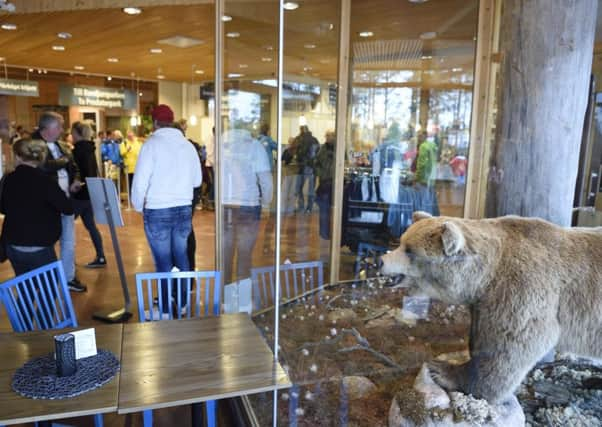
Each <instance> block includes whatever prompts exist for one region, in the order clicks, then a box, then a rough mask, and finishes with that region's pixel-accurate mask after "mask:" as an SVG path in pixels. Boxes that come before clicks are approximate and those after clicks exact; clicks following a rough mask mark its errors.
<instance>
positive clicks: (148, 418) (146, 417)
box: [142, 409, 153, 427]
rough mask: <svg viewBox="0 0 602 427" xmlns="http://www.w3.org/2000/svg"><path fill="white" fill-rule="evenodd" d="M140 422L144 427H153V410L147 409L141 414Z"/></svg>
mask: <svg viewBox="0 0 602 427" xmlns="http://www.w3.org/2000/svg"><path fill="white" fill-rule="evenodd" d="M142 420H143V426H144V427H153V410H152V409H147V410H146V411H143V412H142Z"/></svg>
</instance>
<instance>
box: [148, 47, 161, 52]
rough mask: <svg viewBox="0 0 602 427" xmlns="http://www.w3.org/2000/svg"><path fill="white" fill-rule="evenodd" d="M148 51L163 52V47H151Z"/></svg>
mask: <svg viewBox="0 0 602 427" xmlns="http://www.w3.org/2000/svg"><path fill="white" fill-rule="evenodd" d="M149 52H150V53H163V49H161V48H160V47H153V48H151V49H149Z"/></svg>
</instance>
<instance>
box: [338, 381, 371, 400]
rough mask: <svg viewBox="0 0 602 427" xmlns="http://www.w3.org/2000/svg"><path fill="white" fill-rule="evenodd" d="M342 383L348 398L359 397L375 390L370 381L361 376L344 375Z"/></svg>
mask: <svg viewBox="0 0 602 427" xmlns="http://www.w3.org/2000/svg"><path fill="white" fill-rule="evenodd" d="M343 385H344V387H345V390H346V391H347V396H348V398H349V399H350V400H354V399H361V398H363V397H365V396H367V395H368V394H370V393H372V392H374V391H375V390H376V385H375V384H374V383H373V382H372V381H370V380H369V379H368V378H366V377H361V376H349V377H344V378H343Z"/></svg>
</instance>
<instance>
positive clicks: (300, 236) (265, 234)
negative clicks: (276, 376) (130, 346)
mask: <svg viewBox="0 0 602 427" xmlns="http://www.w3.org/2000/svg"><path fill="white" fill-rule="evenodd" d="M462 193H463V191H462ZM439 196H440V197H442V201H443V200H445V202H447V203H449V204H447V203H445V202H444V203H442V204H441V205H440V208H441V214H442V215H452V216H459V215H461V206H460V205H458V204H457V203H458V200H457V199H458V197H455V199H456V200H454V201H453V202H452V201H451V196H449V195H445V194H440V195H439ZM446 197H447V198H446ZM462 198H463V197H462ZM460 201H461V198H460ZM452 203H453V204H452ZM262 215H263V216H262V219H261V222H260V225H259V227H260V230H259V237H258V239H257V243H256V244H255V248H254V253H253V266H269V265H274V263H275V260H274V219H273V218H269V216H268V215H266V214H262ZM123 217H124V222H125V227H123V228H119V229H118V231H117V234H118V239H119V244H120V248H121V253H122V258H123V262H124V268H125V273H126V276H127V281H128V288H129V291H130V295H131V298H132V311H133V312H134V317H133V318H132V319H131V320H130V321H131V322H136V321H138V319H137V314H136V307H137V305H136V304H137V301H136V290H135V280H134V275H135V274H136V273H140V272H151V271H154V265H153V261H152V257H151V253H150V249H149V246H148V242H147V240H146V236H145V234H144V229H143V223H142V216H141V215H140V214H139V213H137V212H135V211H133V210H127V209H123ZM318 218H319V215H318V209H317V208H316V209H315V210H314V212H312V213H311V214H293V215H288V216H284V217H283V219H282V230H283V231H282V241H281V250H282V255H281V261H283V262H284V260H286V259H289V260H290V261H291V262H302V261H311V260H317V259H320V238H319V235H318ZM193 226H194V230H195V235H196V240H197V251H196V269H197V270H212V269H214V259H215V249H214V241H215V215H214V212H213V211H208V210H197V211H195V215H194V217H193ZM98 228H99V230H100V232H101V234H102V237H103V243H104V250H105V254H106V257H107V263H108V264H107V266H106V267H105V268H101V269H86V268H84V267H83V266H84V265H85V264H86V263H88V262H90V261H92V260H93V259H94V256H95V252H94V247H93V245H92V241H91V240H90V236H89V234H88V232H87V230H86V229H85V228H84V226H83V223H82V222H81V219H78V220H76V251H75V252H76V266H77V267H76V270H77V277H78V278H79V279H80V281H81V282H82V283H84V284H86V285H87V286H88V291H87V292H86V293H81V294H78V293H71V296H72V299H73V303H74V307H75V312H76V315H77V319H78V322H79V324H80V325H81V326H93V325H95V324H98V321H96V320H93V319H92V314H93V313H94V312H96V311H98V310H103V309H110V308H116V307H119V306H122V305H123V297H122V292H121V286H120V282H119V273H118V270H117V266H116V262H115V254H114V250H113V245H112V242H111V238H110V234H109V230H108V228H107V226H105V225H99V226H98ZM58 253H59V252H58V246H57V254H58ZM354 262H355V255H354V254H353V253H351V252H350V251H349V250H348V249H347V248H345V247H344V248H342V249H341V272H340V276H341V278H350V277H352V276H353V267H354ZM328 274H329V270H328V267H327V268H326V269H325V280H326V281H328V277H329V276H328ZM13 276H14V273H13V270H12V268H11V267H10V263H8V262H5V263H2V264H0V282H2V281H4V280H7V279H9V278H12V277H13ZM10 330H11V328H10V324H9V323H8V320H7V318H6V313H5V312H4V309H0V332H2V331H10ZM189 414H190V413H189V410H188V408H186V407H183V408H172V409H163V410H158V411H155V425H156V426H172V425H174V426H175V425H177V426H188V425H189V424H190V416H189ZM69 424H72V425H83V426H87V425H92V418H91V417H87V418H83V419H76V420H69ZM105 425H106V426H108V427H113V426H114V427H117V426H119V427H121V426H128V427H129V426H138V425H142V419H141V416H140V414H134V415H127V416H121V415H117V414H108V415H106V416H105ZM220 425H231V423H230V422H229V421H228V420H227V419H224V420H222V421H221V424H220Z"/></svg>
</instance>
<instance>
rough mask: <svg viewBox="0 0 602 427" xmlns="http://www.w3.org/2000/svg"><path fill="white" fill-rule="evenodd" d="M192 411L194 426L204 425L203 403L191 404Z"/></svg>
mask: <svg viewBox="0 0 602 427" xmlns="http://www.w3.org/2000/svg"><path fill="white" fill-rule="evenodd" d="M190 412H191V415H192V427H203V426H204V423H203V404H202V403H193V404H192V405H190Z"/></svg>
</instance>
